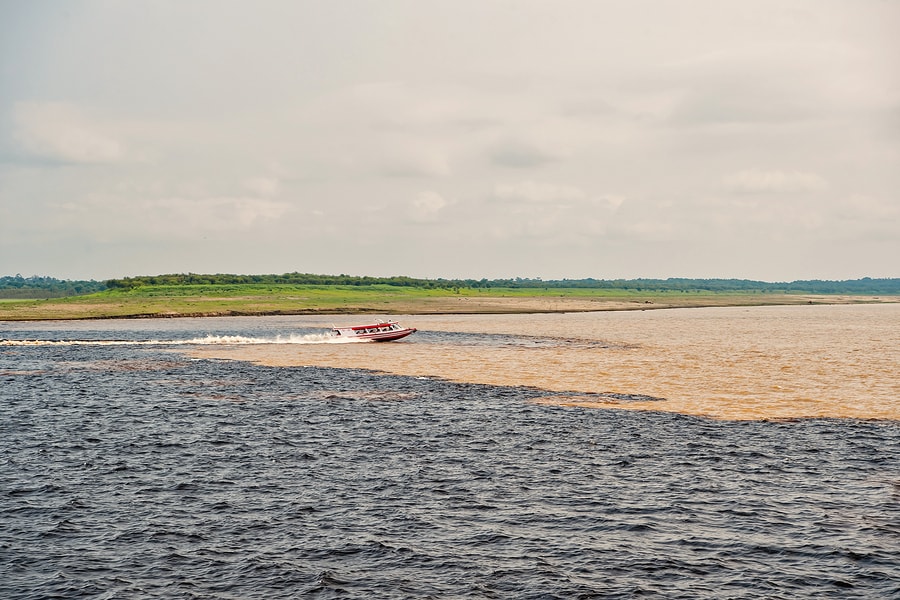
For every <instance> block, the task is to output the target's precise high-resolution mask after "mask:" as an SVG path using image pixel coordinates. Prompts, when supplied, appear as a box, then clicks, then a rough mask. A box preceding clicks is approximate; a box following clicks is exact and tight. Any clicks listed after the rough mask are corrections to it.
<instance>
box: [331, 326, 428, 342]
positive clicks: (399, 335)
mask: <svg viewBox="0 0 900 600" xmlns="http://www.w3.org/2000/svg"><path fill="white" fill-rule="evenodd" d="M331 331H332V333H333V334H334V335H335V336H337V337H342V338H346V339H350V340H367V341H370V342H393V341H394V340H399V339H403V338H405V337H406V336H408V335H410V334H413V333H415V332H416V331H417V329H416V328H415V327H401V326H400V325H399V324H398V323H397V322H396V321H387V322H381V323H375V324H372V325H358V326H355V327H335V328H333V329H332V330H331Z"/></svg>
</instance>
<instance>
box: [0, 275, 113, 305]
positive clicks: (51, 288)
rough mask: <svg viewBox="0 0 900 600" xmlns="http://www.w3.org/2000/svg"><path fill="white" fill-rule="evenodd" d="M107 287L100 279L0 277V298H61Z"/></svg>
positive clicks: (90, 292) (91, 292)
mask: <svg viewBox="0 0 900 600" xmlns="http://www.w3.org/2000/svg"><path fill="white" fill-rule="evenodd" d="M105 289H107V286H106V283H104V282H102V281H93V280H90V281H73V280H68V279H56V278H53V277H37V276H34V277H22V276H21V275H15V276H12V277H10V276H6V277H0V298H7V299H9V298H23V299H25V298H63V297H65V296H81V295H84V294H93V293H95V292H101V291H103V290H105Z"/></svg>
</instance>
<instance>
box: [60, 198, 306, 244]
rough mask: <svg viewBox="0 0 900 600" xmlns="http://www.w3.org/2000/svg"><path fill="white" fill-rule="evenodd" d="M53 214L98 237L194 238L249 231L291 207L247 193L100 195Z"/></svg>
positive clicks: (71, 227) (65, 225) (68, 225)
mask: <svg viewBox="0 0 900 600" xmlns="http://www.w3.org/2000/svg"><path fill="white" fill-rule="evenodd" d="M58 209H59V210H58V212H57V213H56V215H55V216H56V219H57V221H58V224H59V226H61V227H63V228H64V229H66V230H67V231H70V232H72V231H75V230H82V231H88V232H92V233H93V235H95V236H96V237H97V238H99V239H107V240H109V239H120V238H123V237H124V238H133V239H141V238H144V237H147V236H150V237H160V238H163V239H166V238H182V239H183V238H196V237H198V236H201V235H208V234H217V233H218V234H232V233H239V232H245V231H250V230H252V229H254V228H256V227H258V226H260V225H263V224H265V223H271V222H275V221H277V220H278V219H280V218H281V217H282V216H284V215H285V214H287V213H288V212H289V211H290V209H291V207H290V205H289V204H287V203H285V202H277V201H274V200H271V199H267V198H257V197H249V196H221V197H206V198H186V197H172V196H170V197H162V198H143V199H123V198H119V197H113V196H108V195H102V194H94V195H91V196H90V197H89V198H87V199H86V200H84V201H80V202H74V201H69V202H65V203H61V204H59V205H58Z"/></svg>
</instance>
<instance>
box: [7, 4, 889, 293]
mask: <svg viewBox="0 0 900 600" xmlns="http://www.w3.org/2000/svg"><path fill="white" fill-rule="evenodd" d="M290 271H300V272H312V273H327V274H340V273H346V274H352V275H378V276H390V275H409V276H414V277H448V278H449V277H466V278H468V277H472V278H477V279H480V278H482V277H487V278H496V277H517V276H518V277H542V278H545V279H560V278H582V277H595V278H602V279H611V278H620V277H621V278H636V277H663V278H664V277H737V278H749V279H762V280H766V281H785V280H794V279H807V278H820V279H848V278H857V277H863V276H871V277H898V276H900V2H894V1H877V0H871V1H869V0H852V1H851V0H846V1H829V0H804V1H791V0H771V1H769V0H754V1H752V2H748V1H740V2H731V1H724V0H708V1H691V0H684V1H677V2H676V1H663V0H643V1H642V0H622V1H603V0H584V1H579V0H573V1H567V0H553V1H549V0H548V1H543V2H535V1H525V0H515V1H513V0H509V1H500V0H496V1H491V0H471V1H469V0H448V1H438V0H434V1H432V0H408V1H402V0H381V1H369V2H363V1H340V0H329V1H324V0H323V1H320V2H310V1H290V0H285V1H283V2H282V1H275V0H254V1H252V2H251V1H249V0H243V1H234V2H229V1H222V0H177V1H171V2H168V1H160V0H154V1H150V0H136V1H77V0H73V1H69V2H63V1H49V0H38V1H29V2H24V1H20V0H0V275H14V274H16V273H21V274H22V275H25V276H29V275H49V276H54V277H60V278H69V279H91V278H93V279H105V278H110V277H120V276H128V275H151V274H160V273H186V272H194V273H210V272H212V273H216V272H220V273H284V272H290Z"/></svg>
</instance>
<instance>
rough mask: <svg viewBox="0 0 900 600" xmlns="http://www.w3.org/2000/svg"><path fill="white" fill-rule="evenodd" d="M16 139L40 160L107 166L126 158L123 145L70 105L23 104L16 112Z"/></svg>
mask: <svg viewBox="0 0 900 600" xmlns="http://www.w3.org/2000/svg"><path fill="white" fill-rule="evenodd" d="M13 120H14V122H15V127H16V130H15V137H16V140H17V141H18V142H19V144H20V146H21V148H22V149H23V150H24V151H25V152H27V153H28V154H31V155H33V156H36V157H38V158H44V159H51V160H58V161H63V162H74V163H107V162H115V161H117V160H120V159H122V158H123V156H124V153H125V150H124V148H123V146H122V144H121V143H120V142H119V141H117V140H116V139H114V138H113V137H111V136H109V135H108V134H106V133H105V132H104V131H103V128H102V127H101V126H100V125H99V124H98V123H96V122H93V121H91V120H90V119H89V118H87V117H86V116H85V115H84V114H83V113H82V112H81V111H80V110H78V109H77V108H76V107H75V106H73V105H71V104H65V103H59V102H43V103H41V102H36V103H35V102H22V103H18V104H16V106H15V109H14V112H13Z"/></svg>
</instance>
